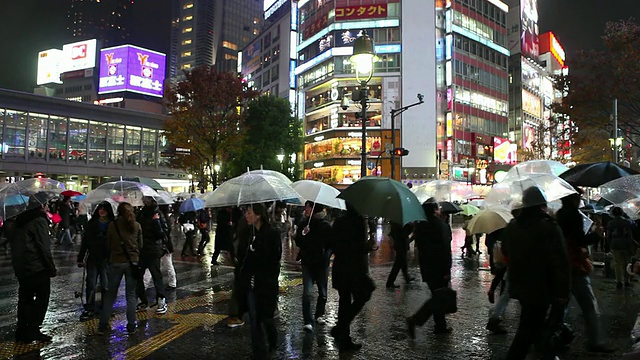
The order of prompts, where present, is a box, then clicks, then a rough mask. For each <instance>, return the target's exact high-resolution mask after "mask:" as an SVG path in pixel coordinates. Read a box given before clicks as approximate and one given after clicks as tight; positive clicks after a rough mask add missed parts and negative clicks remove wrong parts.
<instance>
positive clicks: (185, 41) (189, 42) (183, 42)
mask: <svg viewBox="0 0 640 360" xmlns="http://www.w3.org/2000/svg"><path fill="white" fill-rule="evenodd" d="M182 45H191V39H187V40H182Z"/></svg>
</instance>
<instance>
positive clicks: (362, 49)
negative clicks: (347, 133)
mask: <svg viewBox="0 0 640 360" xmlns="http://www.w3.org/2000/svg"><path fill="white" fill-rule="evenodd" d="M375 58H376V55H375V53H374V46H373V40H371V38H370V37H369V35H368V34H367V31H366V30H362V36H360V37H358V38H357V39H356V40H355V41H354V42H353V55H352V56H351V58H350V60H351V64H353V67H354V70H355V73H356V80H357V81H358V82H359V83H360V91H359V94H358V93H356V91H354V92H353V96H352V98H353V100H357V99H360V107H361V108H362V114H361V120H362V159H361V163H360V178H362V177H364V176H367V83H368V82H369V80H371V77H372V76H373V62H374V61H375Z"/></svg>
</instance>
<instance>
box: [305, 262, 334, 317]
mask: <svg viewBox="0 0 640 360" xmlns="http://www.w3.org/2000/svg"><path fill="white" fill-rule="evenodd" d="M314 282H315V283H316V285H317V286H318V300H317V303H316V313H315V316H314V317H313V318H312V317H311V291H312V290H313V283H314ZM327 282H328V268H326V267H324V266H323V265H320V267H315V268H309V267H308V266H304V265H302V317H303V319H304V324H305V325H307V324H312V325H313V323H314V319H317V318H319V317H321V316H324V310H325V306H326V304H327Z"/></svg>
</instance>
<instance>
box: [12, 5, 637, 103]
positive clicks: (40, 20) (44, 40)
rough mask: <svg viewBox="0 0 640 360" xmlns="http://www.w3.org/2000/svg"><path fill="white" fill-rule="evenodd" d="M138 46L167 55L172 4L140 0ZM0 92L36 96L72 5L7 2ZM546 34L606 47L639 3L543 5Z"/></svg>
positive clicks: (572, 47) (579, 45) (571, 47)
mask: <svg viewBox="0 0 640 360" xmlns="http://www.w3.org/2000/svg"><path fill="white" fill-rule="evenodd" d="M135 2H136V3H135V7H134V17H135V19H136V22H135V25H134V26H133V28H132V31H131V34H132V40H131V43H132V44H133V45H138V46H142V47H146V48H149V49H152V50H157V51H161V52H164V53H167V52H168V50H169V24H170V3H171V0H135ZM2 3H3V4H2V10H3V15H4V16H3V19H2V24H1V25H0V29H1V31H0V48H2V49H3V51H2V56H1V57H0V88H5V89H13V90H21V91H28V92H31V91H33V87H34V86H35V78H36V64H37V54H38V52H39V51H42V50H46V49H49V48H62V45H63V44H64V43H65V42H71V41H68V40H69V39H68V36H67V32H66V16H67V13H66V9H67V4H68V2H67V1H66V0H3V1H2ZM539 15H540V31H541V32H545V31H549V30H551V31H553V32H554V33H555V34H556V36H557V37H558V40H559V41H560V42H561V43H562V45H563V46H564V48H565V50H566V51H567V55H568V57H569V65H570V62H571V55H572V54H574V53H575V52H576V50H578V49H592V48H599V47H601V41H600V37H601V36H602V34H603V30H604V24H605V22H607V21H615V20H620V19H629V18H631V17H634V18H635V19H640V4H639V3H638V0H613V1H602V0H539Z"/></svg>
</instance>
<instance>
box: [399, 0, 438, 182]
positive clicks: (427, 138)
mask: <svg viewBox="0 0 640 360" xmlns="http://www.w3.org/2000/svg"><path fill="white" fill-rule="evenodd" d="M435 8H436V6H435V1H434V0H404V1H403V2H402V29H401V30H402V32H401V34H402V90H401V97H402V105H403V106H406V105H409V104H411V103H413V102H415V99H416V98H415V96H416V94H423V95H424V104H422V105H421V106H420V108H419V110H416V111H413V110H412V111H407V112H405V113H404V114H402V146H403V147H404V148H406V149H408V150H409V151H410V152H409V155H407V156H403V157H402V167H404V168H422V169H424V170H425V171H424V172H425V173H426V170H427V168H432V169H435V168H436V67H437V66H436V54H435V49H436V36H435V29H436V23H435V21H436V14H435Z"/></svg>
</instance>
